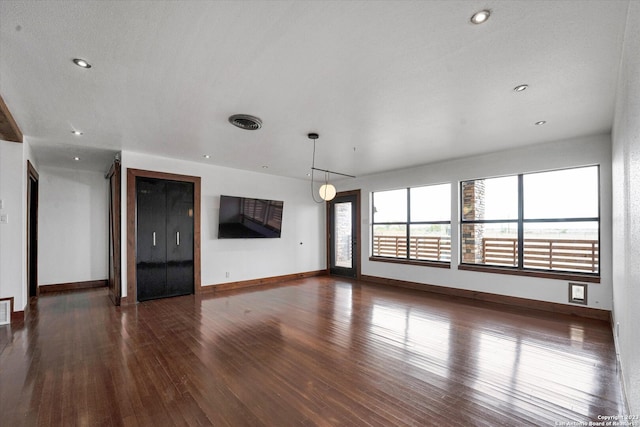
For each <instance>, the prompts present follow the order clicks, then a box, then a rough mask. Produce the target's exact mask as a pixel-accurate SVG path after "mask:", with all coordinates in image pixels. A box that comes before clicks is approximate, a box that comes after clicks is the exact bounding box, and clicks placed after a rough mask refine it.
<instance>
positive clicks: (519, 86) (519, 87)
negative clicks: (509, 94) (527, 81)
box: [513, 85, 529, 92]
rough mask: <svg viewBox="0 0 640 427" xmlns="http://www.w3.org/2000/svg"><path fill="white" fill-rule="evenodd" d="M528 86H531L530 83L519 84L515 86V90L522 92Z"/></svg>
mask: <svg viewBox="0 0 640 427" xmlns="http://www.w3.org/2000/svg"><path fill="white" fill-rule="evenodd" d="M528 87H529V85H518V86H516V87H514V88H513V90H514V91H515V92H522V91H523V90H527V88H528Z"/></svg>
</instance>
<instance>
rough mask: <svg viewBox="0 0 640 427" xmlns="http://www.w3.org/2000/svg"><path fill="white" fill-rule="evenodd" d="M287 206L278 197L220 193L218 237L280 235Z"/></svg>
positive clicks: (275, 236) (234, 237) (250, 237)
mask: <svg viewBox="0 0 640 427" xmlns="http://www.w3.org/2000/svg"><path fill="white" fill-rule="evenodd" d="M283 206H284V202H282V201H278V200H265V199H252V198H249V197H236V196H220V219H219V222H218V238H219V239H261V238H279V237H280V232H281V230H282V208H283Z"/></svg>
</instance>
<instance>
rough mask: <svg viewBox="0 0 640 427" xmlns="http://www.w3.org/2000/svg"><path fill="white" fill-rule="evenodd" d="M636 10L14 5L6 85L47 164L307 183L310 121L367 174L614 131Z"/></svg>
mask: <svg viewBox="0 0 640 427" xmlns="http://www.w3.org/2000/svg"><path fill="white" fill-rule="evenodd" d="M483 8H489V9H491V11H492V15H491V18H490V19H489V21H487V22H486V23H485V24H482V25H473V24H471V23H470V22H469V18H470V16H471V15H472V13H473V12H475V11H477V10H480V9H483ZM627 8H628V2H627V1H553V2H550V1H488V2H487V1H481V2H477V1H402V2H397V1H374V2H369V1H344V2H338V1H313V2H311V1H308V2H306V1H305V2H302V1H296V2H290V1H234V2H231V1H230V2H224V1H215V2H214V1H208V2H205V1H193V2H190V1H181V2H170V1H163V2H159V1H157V2H129V1H118V2H115V1H111V2H107V1H102V2H87V1H79V2H76V1H64V2H61V1H49V2H26V1H22V2H19V1H11V2H9V1H3V2H0V94H1V95H2V97H3V98H4V100H5V102H6V103H7V105H8V106H9V109H10V110H11V113H12V114H13V116H14V118H15V119H16V121H17V123H18V124H19V126H20V128H21V130H22V132H23V133H24V135H25V139H26V140H27V141H29V142H30V143H31V144H32V146H33V148H34V152H35V155H36V158H37V160H38V161H39V162H40V163H43V164H54V165H57V166H64V165H65V162H72V160H70V158H69V157H71V155H72V153H73V151H74V149H75V147H78V149H79V150H81V151H82V153H83V156H84V157H85V158H86V159H89V158H91V156H92V155H95V158H94V159H93V163H91V164H92V165H93V166H92V167H96V168H100V166H99V165H100V164H101V162H106V163H108V159H109V158H112V154H113V152H115V151H118V150H131V151H138V152H148V153H154V154H158V155H162V156H168V157H172V158H182V159H186V160H192V161H198V162H206V163H210V164H217V165H224V166H229V167H234V168H240V169H247V170H254V171H259V172H265V173H273V174H277V175H283V176H290V177H296V178H303V179H306V174H307V172H308V171H309V167H310V165H311V151H312V144H311V142H310V141H309V140H308V139H307V138H306V134H307V133H308V132H311V131H314V132H318V133H320V139H319V140H318V152H317V153H318V154H317V159H316V166H318V167H322V168H327V169H331V170H336V171H340V172H344V173H349V174H354V175H364V174H370V173H375V172H379V171H386V170H392V169H398V168H404V167H410V166H416V165H421V164H427V163H430V162H434V161H438V160H443V159H448V158H456V157H464V156H469V155H474V154H479V153H486V152H491V151H497V150H502V149H507V148H512V147H517V146H523V145H529V144H534V143H541V142H547V141H553V140H558V139H563V138H569V137H576V136H580V135H588V134H595V133H603V132H609V131H610V129H611V125H612V120H613V112H614V101H615V100H614V94H615V87H616V82H617V75H618V68H619V62H620V55H621V48H622V43H623V34H624V26H625V22H626V14H627ZM76 57H80V58H84V59H86V60H88V61H89V62H90V63H91V64H92V65H93V67H92V68H91V69H88V70H85V69H81V68H79V67H77V66H75V65H74V64H73V63H72V59H73V58H76ZM521 83H526V84H528V85H529V89H528V90H526V91H524V92H521V93H516V92H514V91H513V87H514V86H516V85H518V84H521ZM235 113H246V114H253V115H256V116H258V117H260V118H261V119H262V120H263V122H264V126H263V128H262V129H260V130H257V131H243V130H240V129H237V128H234V127H232V126H231V125H230V124H229V123H228V122H227V118H228V117H229V116H230V115H232V114H235ZM539 120H546V121H547V123H546V124H545V125H543V126H535V125H534V123H535V122H536V121H539ZM74 128H75V129H80V130H82V131H83V132H84V135H82V136H81V137H77V136H74V135H72V134H71V130H72V129H74ZM204 154H208V155H210V156H211V158H210V159H204V158H203V155H204ZM105 159H106V160H105ZM76 163H77V162H76ZM263 166H268V169H265V168H263ZM102 169H106V164H105V166H104V167H103V168H102Z"/></svg>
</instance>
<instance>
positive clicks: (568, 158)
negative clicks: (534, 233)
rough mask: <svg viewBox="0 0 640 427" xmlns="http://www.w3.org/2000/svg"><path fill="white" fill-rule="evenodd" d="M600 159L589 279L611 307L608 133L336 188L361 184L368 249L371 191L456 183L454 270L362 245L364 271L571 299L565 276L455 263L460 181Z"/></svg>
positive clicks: (593, 295) (603, 304)
mask: <svg viewBox="0 0 640 427" xmlns="http://www.w3.org/2000/svg"><path fill="white" fill-rule="evenodd" d="M595 164H599V165H600V194H601V237H600V239H601V240H600V244H601V258H600V261H601V265H600V270H601V282H600V283H589V285H588V292H589V294H588V302H589V306H590V307H594V308H598V309H604V310H610V309H611V306H612V286H611V140H610V137H609V136H608V135H597V136H590V137H584V138H578V139H573V140H567V141H556V142H551V143H547V144H542V145H537V146H531V147H526V148H524V149H518V150H509V151H504V152H500V153H494V154H489V155H484V156H478V157H471V158H465V159H459V160H452V161H446V162H441V163H437V164H432V165H427V166H423V167H418V168H412V169H406V170H400V171H393V172H388V173H384V174H377V175H371V176H366V177H362V178H357V179H355V180H344V181H341V182H340V183H339V185H337V187H338V189H339V190H340V191H344V190H346V189H356V188H360V189H361V190H362V197H363V198H362V215H363V218H362V240H363V241H362V245H363V248H367V249H368V245H370V243H369V242H370V232H371V222H370V212H371V209H370V193H371V192H374V191H381V190H389V189H396V188H406V187H412V186H420V185H428V184H439V183H446V182H450V183H452V209H451V212H452V213H453V214H452V216H453V217H454V218H453V219H454V221H453V222H452V224H451V233H452V236H451V237H452V239H451V240H452V248H451V249H452V250H451V251H452V263H451V266H452V267H451V269H450V270H449V269H442V268H433V267H424V266H413V265H404V264H391V263H385V262H375V261H369V255H370V250H363V251H362V274H365V275H370V276H378V277H384V278H391V279H399V280H406V281H411V282H417V283H426V284H432V285H439V286H448V287H452V288H460V289H467V290H474V291H481V292H489V293H494V294H501V295H508V296H514V297H521V298H529V299H534V300H540V301H548V302H554V303H563V304H567V303H568V301H567V295H568V291H567V287H568V284H567V283H568V282H567V281H566V280H552V279H540V278H534V277H523V276H511V275H503V274H492V273H480V272H471V271H462V270H458V269H457V268H456V266H457V264H458V258H459V249H458V247H459V246H458V234H459V228H458V221H457V218H458V217H459V214H458V213H457V212H458V200H459V197H458V187H459V182H460V181H462V180H466V179H473V178H486V177H494V176H501V175H510V174H517V173H521V172H536V171H542V170H550V169H559V168H566V167H572V166H583V165H595ZM347 186H348V188H347Z"/></svg>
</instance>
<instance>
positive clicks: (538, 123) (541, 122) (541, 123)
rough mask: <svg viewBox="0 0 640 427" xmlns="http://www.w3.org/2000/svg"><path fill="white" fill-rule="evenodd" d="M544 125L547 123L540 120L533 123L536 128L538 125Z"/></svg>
mask: <svg viewBox="0 0 640 427" xmlns="http://www.w3.org/2000/svg"><path fill="white" fill-rule="evenodd" d="M545 123H547V121H546V120H540V121H539V122H535V123H534V124H535V125H536V126H540V125H543V124H545Z"/></svg>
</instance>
